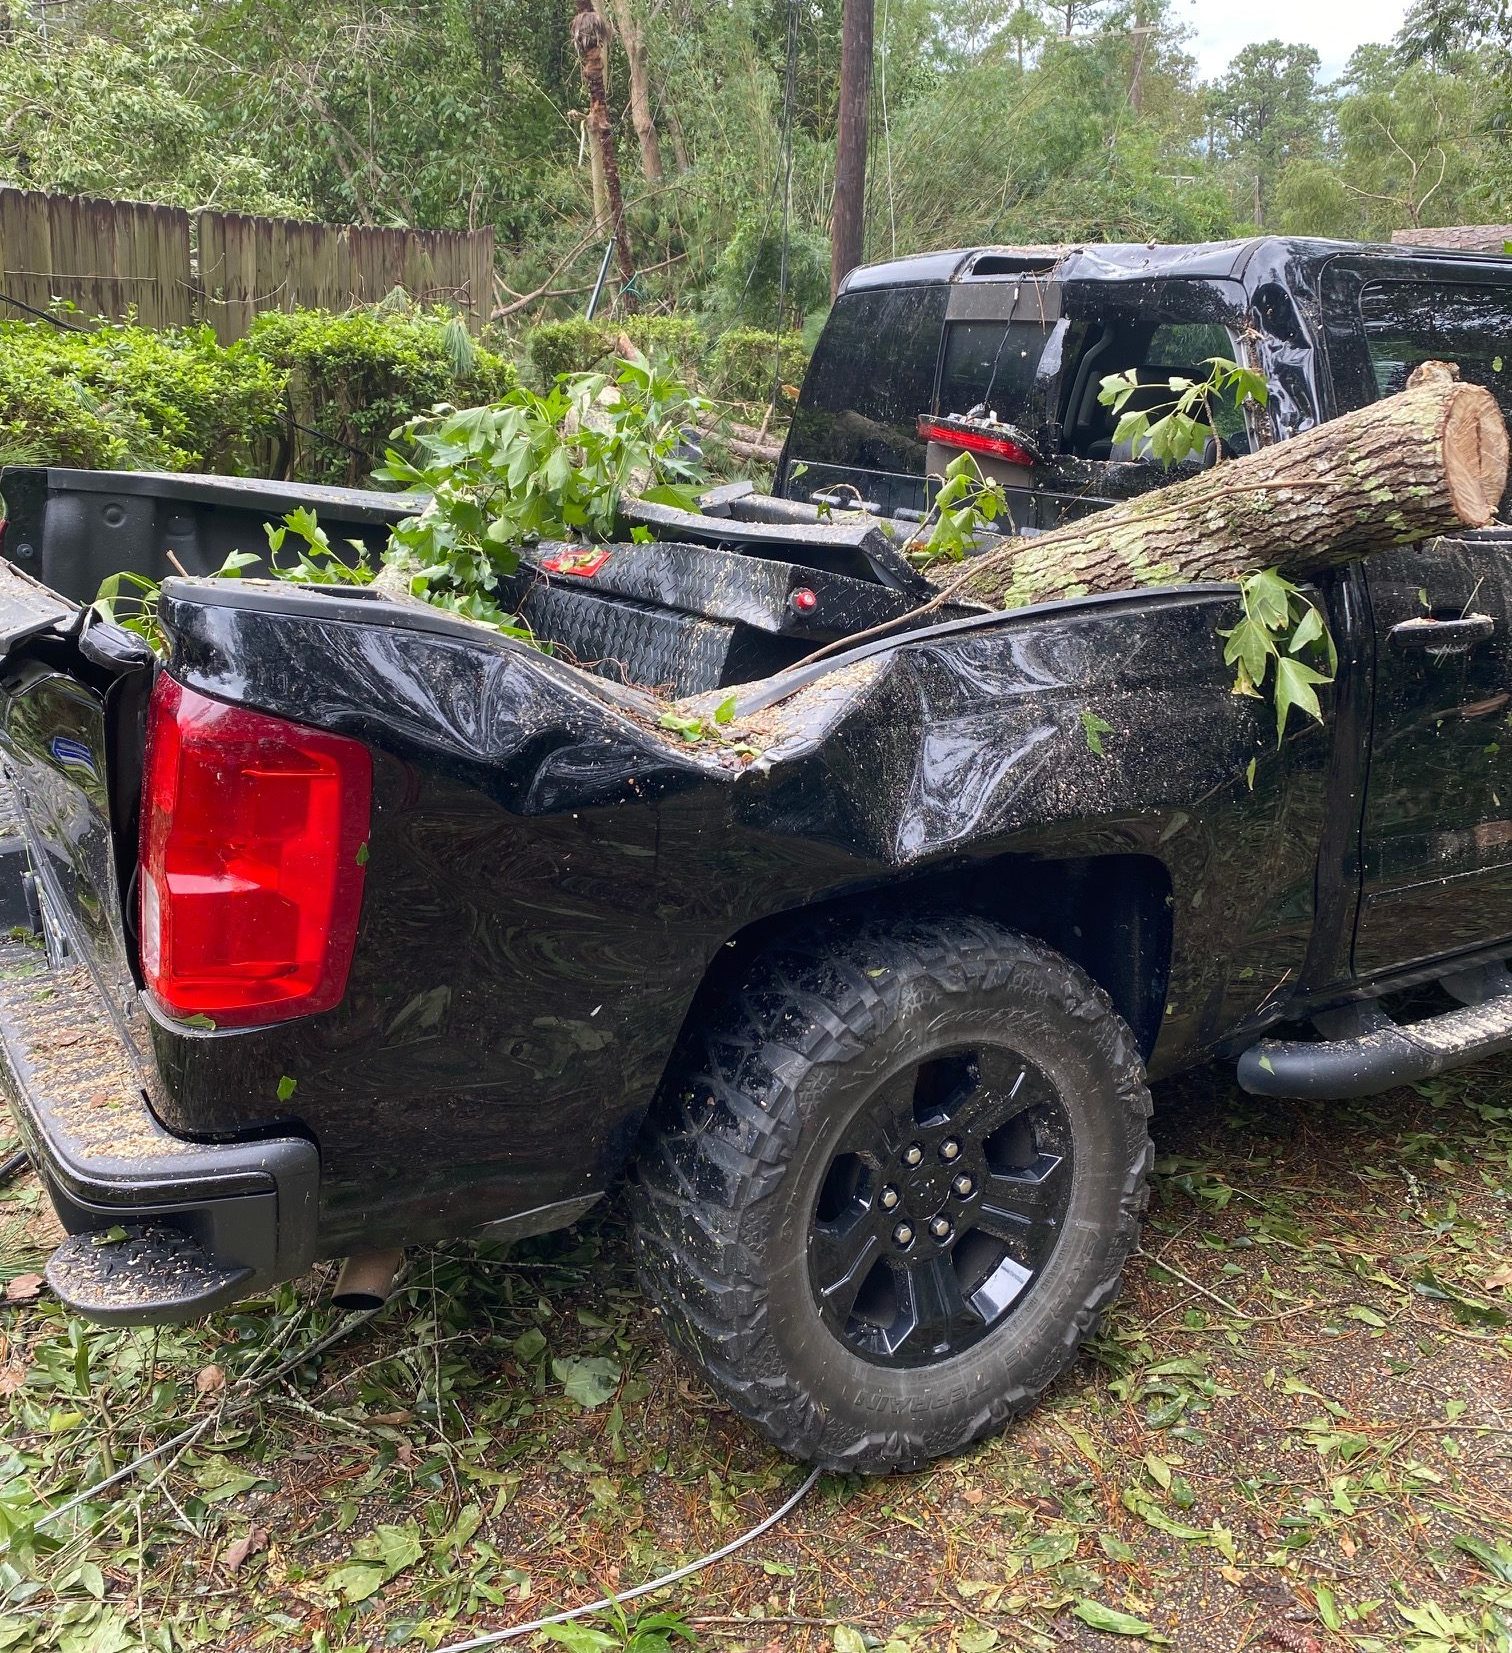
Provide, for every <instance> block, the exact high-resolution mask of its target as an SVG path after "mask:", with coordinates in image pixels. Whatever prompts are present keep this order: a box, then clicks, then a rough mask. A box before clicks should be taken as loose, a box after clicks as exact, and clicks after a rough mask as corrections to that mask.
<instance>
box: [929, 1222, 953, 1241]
mask: <svg viewBox="0 0 1512 1653" xmlns="http://www.w3.org/2000/svg"><path fill="white" fill-rule="evenodd" d="M929 1232H930V1233H931V1234H933V1235H934V1237H935V1238H936V1239H937V1240H948V1239H949V1238H950V1224H949V1223H948V1222H947V1221H946V1219H945V1218H944V1217H936V1218H935V1219H934V1220H933V1221H932V1222H931V1223H930V1225H929Z"/></svg>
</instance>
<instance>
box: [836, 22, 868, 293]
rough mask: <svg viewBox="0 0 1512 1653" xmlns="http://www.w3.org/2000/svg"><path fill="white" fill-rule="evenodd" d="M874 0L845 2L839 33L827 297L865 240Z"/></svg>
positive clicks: (847, 271) (852, 266)
mask: <svg viewBox="0 0 1512 1653" xmlns="http://www.w3.org/2000/svg"><path fill="white" fill-rule="evenodd" d="M875 15H876V7H875V0H845V12H844V17H843V20H842V23H841V34H840V122H839V130H838V132H837V133H836V137H835V209H834V215H833V221H832V234H831V241H830V296H831V297H832V298H833V297H834V295H835V294H836V293H837V292H838V291H839V290H840V283H841V282H842V281H843V280H844V279H845V278H846V276H847V275H849V274H850V272H851V271H852V270H854V269H855V267H856V266H857V265H858V264H859V263H860V262H861V258H862V254H863V252H864V250H865V238H866V117H867V108H868V105H869V104H870V102H871V76H872V35H873V23H874V21H875Z"/></svg>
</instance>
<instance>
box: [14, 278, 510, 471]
mask: <svg viewBox="0 0 1512 1653" xmlns="http://www.w3.org/2000/svg"><path fill="white" fill-rule="evenodd" d="M515 378H516V375H515V370H514V364H513V363H511V362H509V361H507V360H506V359H505V358H504V357H502V356H500V355H498V354H496V353H495V352H493V351H491V350H485V349H483V348H482V347H481V346H479V345H477V344H475V343H473V341H472V340H470V339H469V338H468V337H467V335H466V332H465V330H464V329H463V328H462V326H461V324H460V323H459V322H454V321H451V320H449V318H447V317H445V316H442V315H436V314H432V313H428V312H413V311H412V312H409V313H401V314H386V313H384V312H382V311H366V310H364V311H353V312H350V313H348V314H346V315H331V314H329V313H327V312H324V311H312V310H306V311H296V312H294V313H292V314H289V315H285V314H282V313H277V314H272V313H270V314H266V315H263V316H260V317H259V318H258V319H257V320H256V321H255V322H254V323H253V326H252V332H251V334H250V335H249V337H248V338H246V339H245V340H243V341H242V342H241V343H239V344H233V345H230V346H225V345H221V344H219V343H217V342H216V339H215V336H214V334H213V333H212V331H211V330H210V329H209V328H208V327H197V328H185V329H182V330H178V331H172V332H163V333H157V332H152V331H150V330H149V329H147V328H142V327H126V326H102V327H97V328H95V329H93V330H91V331H89V332H68V331H64V330H62V329H60V328H58V327H55V326H53V325H51V324H50V323H48V322H41V321H37V322H0V464H6V465H21V464H50V465H77V466H81V467H84V468H86V469H94V470H112V469H149V468H150V469H161V470H174V471H220V472H224V473H227V474H230V475H260V476H284V477H289V478H291V479H293V480H297V481H301V482H325V483H338V484H340V483H345V484H349V485H361V484H364V483H366V482H367V480H368V478H369V475H370V473H371V472H372V469H373V466H374V465H375V464H377V463H378V462H379V461H380V460H381V459H382V457H383V450H384V447H385V445H386V443H387V441H388V436H389V432H390V431H391V430H393V428H394V427H395V426H396V425H399V424H402V423H403V421H404V420H406V419H408V418H410V417H411V415H413V414H416V413H424V412H426V411H427V410H428V409H429V408H431V407H433V406H434V405H435V404H436V403H437V402H452V403H456V404H467V403H474V402H487V401H493V400H495V399H496V398H497V397H499V396H502V395H503V394H504V392H505V391H506V390H508V389H509V388H510V387H511V386H512V385H513V384H514V383H515Z"/></svg>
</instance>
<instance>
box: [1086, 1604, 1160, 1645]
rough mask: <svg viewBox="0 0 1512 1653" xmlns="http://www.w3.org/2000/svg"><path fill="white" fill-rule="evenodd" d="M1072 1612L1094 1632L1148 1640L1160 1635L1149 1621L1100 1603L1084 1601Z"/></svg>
mask: <svg viewBox="0 0 1512 1653" xmlns="http://www.w3.org/2000/svg"><path fill="white" fill-rule="evenodd" d="M1071 1611H1072V1612H1073V1613H1074V1614H1075V1615H1076V1616H1077V1618H1079V1619H1080V1620H1081V1621H1082V1623H1083V1624H1090V1625H1091V1626H1092V1628H1093V1629H1094V1630H1105V1631H1107V1633H1108V1634H1109V1635H1110V1636H1143V1637H1144V1638H1145V1639H1146V1640H1148V1639H1150V1638H1151V1637H1153V1636H1155V1635H1156V1634H1157V1633H1158V1632H1157V1631H1156V1629H1155V1626H1154V1625H1153V1624H1151V1623H1149V1622H1148V1620H1146V1619H1137V1618H1135V1617H1134V1615H1133V1614H1132V1613H1120V1612H1119V1611H1118V1609H1117V1608H1116V1607H1104V1606H1103V1604H1102V1603H1101V1602H1100V1601H1087V1600H1085V1599H1083V1600H1081V1601H1079V1602H1077V1603H1076V1605H1075V1606H1074V1607H1073V1608H1072V1609H1071Z"/></svg>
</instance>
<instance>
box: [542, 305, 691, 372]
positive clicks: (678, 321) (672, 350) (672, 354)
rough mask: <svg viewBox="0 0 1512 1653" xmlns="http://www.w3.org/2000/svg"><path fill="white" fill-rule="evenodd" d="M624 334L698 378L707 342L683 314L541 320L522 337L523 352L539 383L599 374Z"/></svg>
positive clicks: (649, 352) (647, 352)
mask: <svg viewBox="0 0 1512 1653" xmlns="http://www.w3.org/2000/svg"><path fill="white" fill-rule="evenodd" d="M621 333H623V334H624V335H625V336H626V338H628V339H629V340H630V342H631V344H633V345H634V346H635V348H636V349H637V350H639V351H641V352H642V353H643V354H645V355H647V356H656V357H659V358H665V359H666V360H668V361H670V362H671V364H672V366H673V367H675V368H676V369H677V370H678V372H679V373H680V374H682V375H683V376H684V377H686V378H694V377H696V376H697V371H698V366H699V363H700V362H701V361H702V359H703V353H704V345H705V340H704V336H703V333H702V331H701V330H700V328H699V325H698V323H697V322H696V321H693V320H692V319H690V318H689V317H687V316H626V317H625V318H624V319H623V320H621V321H612V320H611V321H585V320H584V319H583V318H582V317H581V316H575V317H573V318H572V319H571V320H568V321H543V322H542V323H541V324H540V325H539V326H537V327H533V328H532V329H531V330H530V332H529V334H527V336H526V340H525V353H526V355H527V356H528V357H529V358H530V365H531V367H532V368H533V369H534V370H535V375H536V377H537V379H538V380H539V381H540V383H541V385H542V387H543V388H544V387H546V386H549V385H551V384H553V383H554V382H555V381H556V380H557V379H558V378H560V377H561V375H562V374H564V373H595V372H599V373H601V372H603V371H604V370H605V369H606V368H608V366H609V364H610V363H611V362H612V361H613V360H614V358H615V356H616V355H617V354H618V352H619V336H620V334H621Z"/></svg>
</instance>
